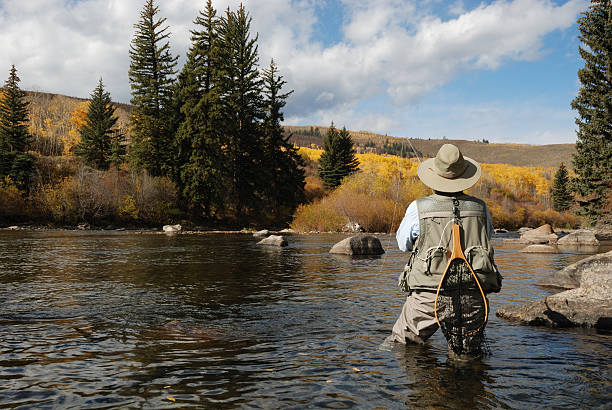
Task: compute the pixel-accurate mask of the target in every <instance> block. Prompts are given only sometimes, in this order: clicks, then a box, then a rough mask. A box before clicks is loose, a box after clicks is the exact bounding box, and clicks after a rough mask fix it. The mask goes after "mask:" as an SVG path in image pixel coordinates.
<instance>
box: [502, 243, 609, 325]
mask: <svg viewBox="0 0 612 410" xmlns="http://www.w3.org/2000/svg"><path fill="white" fill-rule="evenodd" d="M581 262H582V263H581ZM579 264H580V265H579ZM574 265H575V266H572V265H570V266H568V267H567V268H566V269H567V272H565V275H566V276H567V277H568V278H570V279H571V280H573V281H575V280H576V278H578V283H579V287H577V288H576V289H571V290H566V291H564V292H561V293H557V294H555V295H551V296H548V297H546V298H545V299H544V300H540V301H537V302H532V303H529V304H526V305H523V306H511V307H505V308H500V309H498V310H497V316H499V317H501V318H503V319H507V320H511V321H516V322H520V323H522V324H526V325H532V326H549V327H592V328H597V329H612V281H611V279H612V251H610V252H608V253H604V254H599V255H595V256H592V257H590V258H587V259H585V260H583V261H580V262H578V263H576V264H574ZM564 271H565V269H564ZM561 272H563V271H561ZM560 276H562V275H560Z"/></svg>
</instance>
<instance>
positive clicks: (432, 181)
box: [417, 144, 482, 192]
mask: <svg viewBox="0 0 612 410" xmlns="http://www.w3.org/2000/svg"><path fill="white" fill-rule="evenodd" d="M481 174H482V170H481V169H480V165H478V163H477V162H476V161H474V160H473V159H471V158H468V157H464V156H463V155H462V154H461V151H459V148H457V147H456V146H454V145H453V144H444V145H442V147H441V148H440V150H439V151H438V153H437V154H436V157H435V158H430V159H427V160H425V161H423V162H422V163H421V165H419V168H418V169H417V175H418V176H419V179H420V180H421V181H423V183H424V184H425V185H427V186H428V187H430V188H432V189H433V190H435V191H440V192H460V191H464V190H466V189H468V188H470V187H472V186H473V185H474V184H475V183H476V182H478V179H479V178H480V175H481Z"/></svg>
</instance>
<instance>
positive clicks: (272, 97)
mask: <svg viewBox="0 0 612 410" xmlns="http://www.w3.org/2000/svg"><path fill="white" fill-rule="evenodd" d="M263 82H264V87H263V95H264V107H265V118H264V121H263V135H264V144H265V145H264V151H265V163H264V167H263V170H264V171H265V172H266V173H267V175H266V179H267V180H268V185H267V191H266V197H267V198H268V199H269V201H271V203H272V205H273V206H272V208H273V213H274V214H275V216H277V217H278V216H279V215H280V214H281V213H282V211H283V210H285V211H286V213H287V214H292V213H293V211H294V210H295V208H296V207H297V205H298V204H299V203H300V202H302V201H303V200H304V170H303V169H302V168H301V167H302V166H303V165H304V161H303V160H302V157H301V156H300V155H299V153H298V150H297V148H296V147H295V146H294V145H293V144H291V143H290V142H289V138H290V135H289V136H286V137H285V136H284V132H283V127H282V126H281V122H282V121H283V120H284V116H283V113H282V111H281V110H282V108H283V107H284V106H285V104H286V99H287V97H289V95H291V93H293V91H290V92H288V93H282V88H283V86H284V85H285V84H286V81H284V80H283V77H282V76H280V75H279V74H278V68H277V67H276V64H274V60H271V61H270V67H269V68H267V69H265V70H264V71H263ZM283 208H284V209H283Z"/></svg>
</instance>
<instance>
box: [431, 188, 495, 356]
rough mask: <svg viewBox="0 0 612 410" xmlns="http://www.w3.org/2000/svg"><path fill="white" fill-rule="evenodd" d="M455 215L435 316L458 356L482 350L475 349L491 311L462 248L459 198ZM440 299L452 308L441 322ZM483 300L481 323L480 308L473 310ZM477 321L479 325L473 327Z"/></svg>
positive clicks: (435, 306)
mask: <svg viewBox="0 0 612 410" xmlns="http://www.w3.org/2000/svg"><path fill="white" fill-rule="evenodd" d="M453 215H454V217H453V220H452V224H453V225H452V241H453V248H452V252H451V254H450V257H449V260H448V264H447V265H446V269H445V270H444V273H443V274H442V277H441V278H440V282H439V283H438V288H437V290H436V297H435V300H434V316H435V319H436V322H437V323H438V326H439V327H440V328H442V331H443V333H444V335H445V337H446V339H447V341H448V343H449V347H450V348H451V349H452V350H453V351H454V352H455V353H458V354H461V353H466V352H472V351H475V350H478V349H479V347H478V346H475V345H478V344H479V342H478V341H481V339H482V331H483V330H484V327H485V325H486V323H487V319H488V316H489V307H488V303H487V298H486V296H485V292H484V290H483V288H482V286H481V284H480V280H479V279H478V276H476V273H475V272H474V270H473V269H472V266H471V265H470V263H469V262H468V260H467V259H466V257H465V254H464V252H463V249H462V247H461V227H460V224H461V219H460V211H459V201H458V200H457V199H456V198H453ZM472 281H473V282H475V283H476V287H474V286H473V284H472ZM470 288H471V289H473V290H475V289H476V288H477V289H478V292H474V291H473V290H470ZM477 293H479V295H477ZM440 295H443V298H444V299H445V303H446V304H448V305H450V306H446V307H445V310H446V311H447V312H448V313H449V314H448V315H447V317H444V318H442V322H441V321H440V318H439V317H438V306H439V303H438V299H439V297H440ZM480 298H482V303H483V307H484V317H483V318H482V320H478V318H477V316H478V313H477V310H479V309H478V306H474V305H475V304H476V305H478V304H479V303H475V302H479V301H478V299H480ZM464 311H465V312H464ZM475 321H476V324H474V322H475ZM470 322H471V323H470ZM478 322H480V323H478ZM468 324H470V325H471V329H468V328H467V325H468ZM476 325H477V326H476ZM474 339H475V340H474ZM471 340H472V341H473V342H471ZM474 342H475V343H474Z"/></svg>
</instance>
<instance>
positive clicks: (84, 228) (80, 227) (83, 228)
mask: <svg viewBox="0 0 612 410" xmlns="http://www.w3.org/2000/svg"><path fill="white" fill-rule="evenodd" d="M77 229H78V230H79V231H88V230H90V229H91V226H90V225H89V224H88V223H87V222H83V223H80V224H78V225H77Z"/></svg>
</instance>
